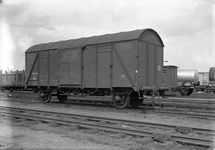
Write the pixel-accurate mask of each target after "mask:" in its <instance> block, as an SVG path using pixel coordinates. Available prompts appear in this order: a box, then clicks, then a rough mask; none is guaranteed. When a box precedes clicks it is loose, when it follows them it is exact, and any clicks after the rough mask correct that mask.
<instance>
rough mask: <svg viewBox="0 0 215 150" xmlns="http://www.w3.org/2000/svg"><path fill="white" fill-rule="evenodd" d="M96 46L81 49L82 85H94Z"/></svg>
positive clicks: (95, 76)
mask: <svg viewBox="0 0 215 150" xmlns="http://www.w3.org/2000/svg"><path fill="white" fill-rule="evenodd" d="M96 52H97V47H96V46H88V47H86V49H85V50H83V87H93V88H95V87H96V78H97V75H96V72H97V67H96V64H97V63H96V61H97V59H96Z"/></svg>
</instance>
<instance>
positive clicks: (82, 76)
mask: <svg viewBox="0 0 215 150" xmlns="http://www.w3.org/2000/svg"><path fill="white" fill-rule="evenodd" d="M85 49H86V47H83V48H82V49H81V85H80V86H81V88H83V83H84V82H83V79H84V75H83V73H84V71H83V69H84V64H83V63H84V61H83V53H84V52H83V51H84V50H85Z"/></svg>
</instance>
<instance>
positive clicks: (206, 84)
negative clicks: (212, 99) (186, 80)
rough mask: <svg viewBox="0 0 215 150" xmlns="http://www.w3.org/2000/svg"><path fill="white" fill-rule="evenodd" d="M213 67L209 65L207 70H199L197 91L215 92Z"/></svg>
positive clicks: (214, 71)
mask: <svg viewBox="0 0 215 150" xmlns="http://www.w3.org/2000/svg"><path fill="white" fill-rule="evenodd" d="M213 68H215V67H211V68H210V69H209V72H199V84H198V86H196V90H197V91H204V92H206V93H212V92H213V93H215V69H214V70H213Z"/></svg>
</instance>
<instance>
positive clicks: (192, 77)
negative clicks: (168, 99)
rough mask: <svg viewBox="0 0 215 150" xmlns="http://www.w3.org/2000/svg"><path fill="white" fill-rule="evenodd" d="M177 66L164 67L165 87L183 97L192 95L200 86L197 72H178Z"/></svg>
mask: <svg viewBox="0 0 215 150" xmlns="http://www.w3.org/2000/svg"><path fill="white" fill-rule="evenodd" d="M177 68H178V67H177V66H174V65H169V66H164V70H163V80H164V85H165V86H167V87H169V91H170V92H176V91H178V92H180V93H181V95H182V96H184V95H190V94H191V93H192V92H193V90H194V88H195V86H196V85H197V84H198V78H199V75H198V71H197V70H178V69H177Z"/></svg>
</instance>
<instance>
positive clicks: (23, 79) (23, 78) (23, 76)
mask: <svg viewBox="0 0 215 150" xmlns="http://www.w3.org/2000/svg"><path fill="white" fill-rule="evenodd" d="M24 84H25V70H23V71H22V86H24Z"/></svg>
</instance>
